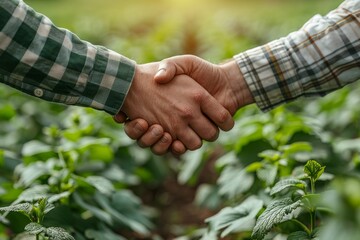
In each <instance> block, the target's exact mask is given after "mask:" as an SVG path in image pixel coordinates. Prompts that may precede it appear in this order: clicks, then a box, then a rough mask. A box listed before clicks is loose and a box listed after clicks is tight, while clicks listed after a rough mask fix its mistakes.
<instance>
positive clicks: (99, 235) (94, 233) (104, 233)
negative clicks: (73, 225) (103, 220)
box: [85, 224, 126, 240]
mask: <svg viewBox="0 0 360 240" xmlns="http://www.w3.org/2000/svg"><path fill="white" fill-rule="evenodd" d="M100 228H101V229H100V230H94V229H87V230H85V236H86V238H87V239H95V240H126V239H125V238H123V237H122V236H120V235H119V234H115V233H113V231H111V230H110V229H109V228H107V227H106V226H104V225H103V224H101V225H100Z"/></svg>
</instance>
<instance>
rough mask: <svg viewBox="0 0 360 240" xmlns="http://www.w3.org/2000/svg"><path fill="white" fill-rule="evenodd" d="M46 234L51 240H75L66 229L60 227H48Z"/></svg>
mask: <svg viewBox="0 0 360 240" xmlns="http://www.w3.org/2000/svg"><path fill="white" fill-rule="evenodd" d="M45 235H46V236H48V237H49V240H75V238H74V237H73V236H71V235H70V234H69V233H68V232H67V231H66V230H65V229H63V228H60V227H49V228H47V229H46V231H45Z"/></svg>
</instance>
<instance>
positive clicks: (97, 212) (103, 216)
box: [73, 192, 113, 226]
mask: <svg viewBox="0 0 360 240" xmlns="http://www.w3.org/2000/svg"><path fill="white" fill-rule="evenodd" d="M73 197H74V200H75V202H76V203H77V204H78V205H79V206H80V207H82V208H83V209H85V210H88V211H89V212H91V213H92V214H93V215H94V216H95V217H97V218H98V219H99V220H100V221H103V222H105V223H107V224H109V225H110V226H112V225H113V220H112V218H111V215H110V213H108V212H106V211H104V210H102V209H100V208H97V207H95V206H93V205H91V204H88V203H86V202H84V200H83V199H82V198H81V197H80V195H79V194H78V193H76V192H75V193H74V194H73Z"/></svg>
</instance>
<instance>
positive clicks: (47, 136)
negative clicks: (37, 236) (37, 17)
mask: <svg viewBox="0 0 360 240" xmlns="http://www.w3.org/2000/svg"><path fill="white" fill-rule="evenodd" d="M25 2H26V3H28V4H29V5H30V6H32V7H33V8H34V9H35V10H36V11H38V12H40V13H43V14H45V15H47V16H48V17H49V18H50V19H51V20H52V21H53V22H54V23H55V24H56V25H57V26H59V27H63V28H67V29H69V30H71V31H72V32H74V33H76V34H77V35H78V36H80V38H82V39H83V40H86V41H89V42H91V43H93V44H97V45H103V46H106V47H108V48H110V49H112V50H115V51H117V52H119V53H121V54H123V55H125V56H127V57H128V58H131V59H133V60H135V61H137V62H138V63H146V62H150V61H160V60H162V59H163V58H166V57H170V56H173V55H178V54H195V55H198V56H200V57H203V58H205V59H207V60H209V61H211V62H214V63H219V62H222V61H224V60H226V59H229V58H231V57H232V56H233V55H235V54H237V53H240V52H242V51H245V50H247V49H250V48H252V47H256V46H259V45H261V44H264V43H266V42H269V41H271V40H274V39H277V38H280V37H283V36H286V35H287V34H288V33H290V32H292V31H295V30H297V29H299V28H300V27H301V26H302V25H303V24H304V23H305V22H306V21H307V20H308V19H310V18H311V17H312V16H314V15H315V14H321V15H324V14H326V13H327V12H329V11H330V10H331V9H334V8H336V7H337V6H338V5H339V4H340V3H341V2H342V1H341V0H250V1H248V0H131V1H124V0H26V1H25ZM357 86H359V85H358V84H357ZM358 89H359V88H358V87H345V88H344V89H342V90H339V91H337V92H336V93H332V94H330V95H328V96H326V97H324V98H319V99H316V100H313V99H310V100H304V99H303V100H299V101H298V102H297V103H295V104H289V105H286V106H285V107H280V108H278V109H276V110H274V111H271V112H269V113H261V112H260V111H258V109H256V107H255V106H249V107H246V108H245V109H243V110H240V111H239V112H238V114H237V116H236V126H235V128H234V129H233V130H232V131H231V132H229V133H225V134H222V135H221V136H220V139H219V141H217V142H215V143H210V144H205V145H204V147H203V148H202V149H200V150H199V151H195V152H192V153H189V154H187V155H185V156H183V157H181V158H180V161H179V159H176V158H174V157H172V156H170V155H166V156H164V157H156V156H154V155H153V154H151V153H150V151H148V150H140V149H139V148H138V147H137V146H136V144H134V141H132V140H130V139H128V138H127V137H126V136H125V134H124V133H123V131H122V126H120V125H117V124H114V123H113V121H112V119H111V116H108V115H107V114H104V113H101V112H97V111H94V110H91V109H83V108H80V107H66V106H62V105H58V104H51V103H47V102H44V101H41V100H38V99H35V98H32V97H31V98H29V97H27V96H24V95H23V94H21V93H19V92H18V91H15V90H12V89H11V88H9V87H7V86H5V85H0V137H1V138H0V206H5V205H9V204H10V203H12V202H13V201H15V200H16V199H17V198H18V197H19V196H21V194H22V192H24V191H25V190H27V189H28V188H32V187H34V186H37V185H39V184H43V185H49V186H50V187H51V189H52V188H53V185H52V182H51V181H50V180H48V179H49V176H53V175H55V176H57V175H56V174H58V173H59V172H61V171H64V172H70V173H71V174H68V175H67V176H66V178H65V177H64V179H62V181H65V183H66V184H65V183H63V182H62V184H63V185H66V189H65V190H64V189H62V188H61V189H60V190H59V189H56V191H55V190H54V191H53V189H52V191H53V192H51V193H52V194H58V193H61V192H62V191H66V190H68V189H71V191H74V192H75V193H76V194H78V196H81V198H82V199H83V201H84V202H86V203H87V205H85V204H79V202H76V201H74V198H73V196H67V197H68V198H67V199H66V200H64V199H62V200H61V201H60V203H59V205H60V210H57V211H55V213H53V214H52V217H53V218H56V216H58V218H60V216H62V215H61V211H62V210H61V209H62V208H66V209H68V208H69V209H71V211H69V212H70V213H72V214H73V215H72V216H71V217H72V218H71V219H66V221H67V224H64V223H63V224H64V226H66V227H67V229H70V231H78V232H76V233H78V235H76V236H83V235H84V236H85V235H86V234H87V233H88V234H90V233H89V232H86V231H85V230H89V229H90V230H91V231H90V230H89V231H90V232H91V234H90V235H92V236H95V235H96V234H95V233H94V231H95V230H96V231H99V232H96V233H99V235H98V236H99V237H98V238H96V237H94V239H101V240H103V238H102V236H104V235H101V234H103V233H104V232H106V233H109V232H116V233H119V234H120V235H122V236H125V237H126V239H154V240H158V239H174V238H175V237H177V236H183V235H184V236H186V235H189V237H188V238H185V237H184V238H179V239H180V240H188V239H199V236H200V235H201V233H203V232H201V233H199V231H197V229H200V228H202V227H204V226H206V224H204V219H206V218H208V217H209V216H212V215H214V214H215V213H216V212H218V211H219V210H220V209H221V208H223V207H225V206H233V205H234V204H237V203H239V202H241V201H242V200H243V199H244V198H242V197H243V196H245V195H246V194H248V195H249V194H250V193H252V194H254V195H256V194H258V196H260V197H261V196H262V197H263V196H264V194H263V192H261V191H260V192H261V193H258V192H257V190H258V189H256V191H255V190H254V189H250V190H249V189H247V190H243V192H241V190H239V186H242V183H243V182H242V181H243V180H244V179H241V178H237V177H233V176H238V175H239V174H238V173H239V172H240V171H241V170H242V169H244V166H247V165H248V164H251V163H253V162H256V161H259V160H261V158H260V157H259V155H258V154H259V152H261V151H263V150H266V149H272V148H273V149H275V150H279V149H280V148H281V147H282V145H286V144H289V143H292V142H295V141H296V140H299V139H300V140H304V139H305V140H306V141H308V142H310V143H311V145H312V147H313V149H314V155H316V156H317V157H318V158H317V160H319V161H320V162H321V163H322V164H323V165H326V166H327V167H326V170H327V171H329V172H330V173H333V174H336V176H337V177H338V176H339V178H340V176H343V175H345V176H346V175H351V176H357V180H358V179H359V169H360V147H359V146H360V144H359V143H360V127H359V126H360V124H359V123H360V109H359V108H358V106H359V104H360V95H359V94H358V91H359V90H358ZM89 138H90V140H91V141H89ZM104 139H105V140H104ZM279 139H280V140H279ZM284 139H285V140H284ZM33 140H37V142H36V144H35V143H34V142H33ZM281 140H282V142H281ZM89 142H90V143H89ZM279 142H281V143H279ZM281 144H282V145H281ZM69 146H70V147H69ZM54 149H56V151H55V150H54ZM59 149H60V150H59ZM63 149H66V150H64V151H65V153H63V152H62V151H63ZM67 149H70V150H69V152H70V153H69V152H67V151H68V150H67ZM225 153H230V155H231V154H233V155H235V156H236V157H235V160H234V158H232V157H231V156H230V157H226V156H227V155H225V158H220V159H219V157H220V156H222V155H223V154H225ZM61 154H64V159H65V160H64V159H62V157H63V156H60V157H59V156H57V155H61ZM67 155H70V156H67ZM54 157H55V158H57V157H58V158H60V160H61V161H63V160H64V161H67V160H68V159H67V158H69V159H70V160H73V161H74V163H71V164H70V167H69V166H68V165H66V166H65V167H64V166H55V167H53V169H51V171H50V170H49V172H51V173H49V172H46V171H45V173H44V175H41V174H40V175H41V176H38V177H39V178H38V179H35V178H34V179H33V178H31V175H32V174H28V177H29V176H30V180H26V179H25V180H26V181H25V180H24V179H22V176H21V171H20V170H21V169H22V168H27V167H29V169H30V167H31V166H35V167H33V168H32V170H31V171H35V170H37V168H36V166H37V165H36V164H39V165H41V164H42V163H49V164H48V165H49V166H50V165H51V164H54V165H55V163H54V162H57V161H54ZM307 157H312V155H311V156H307ZM72 158H74V159H75V160H74V159H72ZM94 159H95V160H94ZM56 160H59V159H56ZM60 160H59V161H58V162H60ZM70 160H69V161H70ZM290 160H291V161H292V160H293V159H290ZM290 160H289V161H290ZM21 163H24V164H23V165H22V164H21ZM50 163H51V164H50ZM303 163H304V161H302V162H301V161H300V165H302V164H303ZM72 164H73V165H72ZM292 164H293V165H291V164H290V165H289V166H288V168H289V169H287V170H286V171H284V172H286V174H289V173H291V171H292V170H293V168H295V166H298V165H299V162H296V163H292ZM19 166H20V167H19ZM51 166H53V165H51ZM19 169H20V170H19ZM59 169H60V170H61V171H60V170H59ZM31 171H30V170H29V172H30V173H33V172H31ZM35 172H36V171H35ZM284 172H281V173H280V171H279V173H278V174H279V176H277V177H278V178H280V177H283V176H284V174H285V173H284ZM231 174H233V175H231ZM59 175H60V174H59ZM74 175H76V177H75V178H74V177H73V176H74ZM92 175H96V176H102V177H104V178H106V179H107V180H109V181H111V182H112V183H113V184H114V188H115V189H116V191H118V192H117V194H119V192H120V193H121V194H123V195H124V196H127V197H128V198H124V199H125V200H124V201H126V199H131V201H130V200H129V201H128V203H131V204H129V205H131V206H132V208H131V211H132V212H131V213H129V211H128V209H125V208H124V209H120V210H119V209H117V211H118V212H120V213H122V214H125V215H126V214H128V215H126V217H127V218H128V219H131V220H133V221H135V223H138V224H140V225H141V226H143V227H144V228H145V229H150V230H149V232H150V233H151V234H149V232H146V231H145V230H144V231H143V232H142V231H139V228H136V227H134V226H131V224H130V226H128V225H126V224H125V226H123V225H121V224H120V225H118V224H115V225H114V226H111V224H109V225H107V227H108V228H110V227H111V231H110V230H109V231H107V230H106V229H107V228H105V227H104V221H103V219H101V216H96V214H94V213H93V215H94V216H92V217H89V216H91V214H89V212H90V213H91V209H92V207H93V206H96V207H99V208H101V204H99V203H98V202H96V201H97V200H96V199H95V200H94V199H93V195H94V194H93V192H91V190H89V189H90V187H89V186H86V188H85V187H84V185H85V184H84V183H83V182H81V181H80V183H79V182H77V181H78V178H80V177H83V178H86V177H88V176H92ZM226 175H227V176H228V177H227V178H226ZM254 175H255V174H254ZM219 176H220V177H219ZM24 178H25V177H24ZM50 179H51V178H50ZM219 179H220V180H219ZM224 179H225V180H224ZM52 180H53V179H52ZM70 180H71V181H70ZM232 180H234V181H232ZM21 181H25V182H26V183H27V185H26V184H24V183H22V182H21ZM32 181H33V182H32ZM343 181H344V182H346V181H347V180H343ZM259 182H260V183H259ZM356 182H357V183H358V181H356ZM256 183H257V184H254V185H255V188H256V187H258V188H260V187H259V185H261V184H263V182H261V181H257V182H256ZM337 183H338V185H337V186H338V188H337V189H338V190H339V189H340V190H339V194H340V193H341V192H342V191H341V184H342V181H341V180H339V181H338V182H337ZM227 184H228V185H227ZM230 185H231V186H230ZM324 185H326V184H324ZM261 186H262V187H263V188H264V189H263V190H264V191H265V189H266V187H264V186H263V185H261ZM339 186H340V187H339ZM351 186H356V187H352V188H351ZM357 186H359V185H358V184H353V185H349V188H347V189H345V190H346V194H343V195H345V197H344V196H343V198H342V199H344V201H345V202H346V201H347V199H348V198H351V199H353V198H354V197H353V196H350V195H351V193H352V192H354V191H357V189H356V188H357ZM335 187H336V184H335ZM83 188H85V189H86V190H84V189H83ZM240 188H241V187H240ZM219 189H220V190H219ZM224 189H225V190H226V189H227V190H228V192H226V191H225V194H224V193H221V190H224ZM345 190H344V191H345ZM92 191H94V190H92ZM236 191H240V195H241V194H244V195H242V196H241V197H238V196H236V198H235V199H233V196H227V195H237V194H238V193H239V192H236ZM130 192H131V193H134V195H131V194H130ZM129 196H130V197H129ZM137 197H138V198H139V199H138V198H137ZM355 197H358V196H355ZM194 199H195V203H194ZM359 199H360V198H359V197H358V198H357V199H356V200H353V201H350V202H351V204H352V205H351V206H350V207H349V206H347V205H346V204H345V205H344V206H347V207H349V208H348V209H347V210H348V211H349V212H352V211H353V209H355V208H357V211H358V212H359V214H358V215H359V218H358V219H357V220H354V221H352V220H351V222H352V225H350V224H348V223H347V222H346V221H348V220H349V219H348V218H347V217H344V216H345V215H344V216H342V215H341V218H337V220H338V222H340V223H341V224H345V223H346V224H347V226H350V228H351V227H352V229H355V230H354V231H357V230H356V229H359V226H360V210H359V209H360V200H359ZM354 202H355V203H354ZM347 203H348V202H347ZM99 205H100V206H99ZM199 205H201V206H202V208H200V207H199ZM338 205H339V206H340V204H338ZM125 206H127V205H126V204H125ZM148 206H150V207H151V208H150V209H148V208H147V207H148ZM67 207H68V208H67ZM341 207H342V208H341V210H339V211H343V206H341ZM339 208H340V207H339ZM84 209H85V210H84ZM89 209H90V210H89ZM334 209H335V210H334V211H337V209H336V207H334ZM86 210H87V211H86ZM114 211H115V210H114ZM66 213H68V212H66ZM85 213H86V214H85ZM64 214H65V211H64ZM50 215H51V214H50ZM70 215H71V214H70ZM139 216H140V217H139ZM144 216H145V217H144ZM0 217H1V216H0ZM67 217H69V216H67ZM80 218H81V220H84V219H85V220H86V221H88V220H89V221H90V220H91V221H90V222H91V224H90V225H91V226H88V225H87V224H88V222H86V224H84V223H83V222H82V224H84V227H83V226H82V225H81V224H79V226H80V225H81V229H80V230H79V229H77V228H76V224H72V223H73V222H75V223H77V220H79V219H80ZM144 218H146V219H151V224H150V223H148V222H147V221H145V220H144ZM74 219H75V220H74ZM339 219H340V220H339ZM0 220H1V218H0ZM57 220H61V219H57ZM70 220H71V221H70ZM85 220H84V222H85ZM337 220H336V221H337ZM72 221H73V222H72ZM336 221H334V225H335V226H339V228H340V227H341V224H338V222H336ZM356 221H357V222H356ZM14 222H15V223H16V221H14ZM60 222H61V221H60ZM94 222H95V223H94ZM15 225H16V224H15ZM69 225H70V226H69ZM73 226H75V227H74V228H72V227H73ZM85 226H86V227H85ZM136 226H137V227H138V225H136ZM87 228H89V229H87ZM11 229H12V231H14V232H16V229H17V230H18V231H19V232H21V231H22V229H23V228H21V227H19V226H17V227H16V228H15V227H14V226H11ZM74 229H75V230H74ZM84 229H85V230H84ZM104 229H105V230H106V231H105V230H104ZM141 229H142V228H141ZM329 229H330V227H329ZM341 229H343V230H344V231H345V232H346V231H347V230H348V229H347V228H346V227H342V228H341ZM341 229H340V230H341ZM142 230H143V229H142ZM340 230H339V229H338V228H335V227H333V228H332V229H330V230H329V233H330V235H331V234H333V235H334V236H335V234H336V232H340ZM81 231H82V232H81ZM101 231H103V232H101ZM9 232H10V231H9V228H8V226H7V225H0V239H7V238H5V236H8V235H10V233H9ZM144 232H145V233H146V234H145V233H144ZM279 232H281V231H279ZM347 232H348V233H349V234H351V233H352V232H351V230H349V231H347ZM100 233H101V234H100ZM190 235H194V236H195V237H193V238H192V237H191V236H190ZM3 236H4V237H3ZM244 236H245V237H242V235H241V234H240V235H239V236H237V238H228V239H249V238H248V235H246V234H245V235H244ZM1 237H3V238H1ZM79 239H81V238H79ZM110 239H111V238H110ZM280 239H284V238H280ZM338 239H345V238H338ZM206 240H208V239H206Z"/></svg>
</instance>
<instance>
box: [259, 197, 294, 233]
mask: <svg viewBox="0 0 360 240" xmlns="http://www.w3.org/2000/svg"><path fill="white" fill-rule="evenodd" d="M299 206H301V200H298V201H296V202H294V201H293V200H292V199H291V198H284V199H280V200H275V201H273V202H271V203H270V204H269V206H268V207H267V208H266V209H265V211H264V212H263V213H262V214H261V215H260V217H259V219H258V220H257V221H256V225H255V227H254V230H253V234H252V237H253V238H254V239H258V240H261V239H263V238H264V236H265V235H266V234H267V233H268V232H269V231H270V229H271V228H272V227H273V226H274V225H276V224H278V223H281V222H283V219H284V217H286V216H287V215H288V214H291V213H292V212H293V211H294V210H295V209H297V208H298V207H299Z"/></svg>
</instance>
